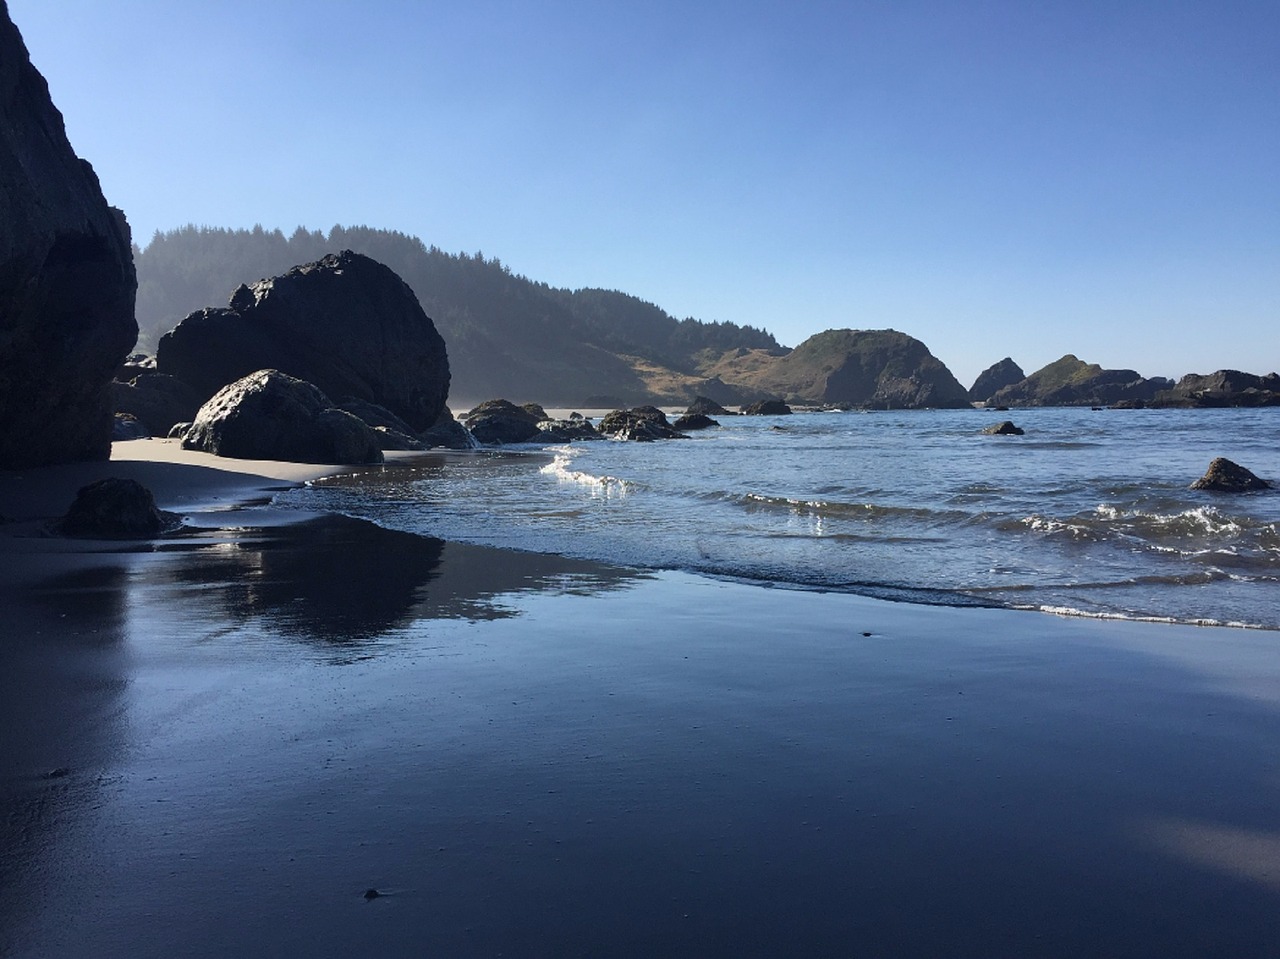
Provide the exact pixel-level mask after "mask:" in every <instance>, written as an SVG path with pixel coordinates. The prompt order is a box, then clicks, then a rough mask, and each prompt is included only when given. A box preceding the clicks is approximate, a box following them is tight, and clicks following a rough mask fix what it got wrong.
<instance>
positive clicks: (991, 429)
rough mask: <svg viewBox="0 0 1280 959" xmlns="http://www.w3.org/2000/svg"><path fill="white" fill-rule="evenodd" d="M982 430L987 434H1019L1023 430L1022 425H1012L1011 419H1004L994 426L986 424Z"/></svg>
mask: <svg viewBox="0 0 1280 959" xmlns="http://www.w3.org/2000/svg"><path fill="white" fill-rule="evenodd" d="M982 432H983V433H986V434H987V435H988V436H1021V435H1022V434H1023V432H1024V431H1023V429H1022V427H1020V426H1014V425H1013V420H1005V421H1004V422H1002V423H997V424H996V425H995V426H988V427H987V428H986V429H985V430H983V431H982Z"/></svg>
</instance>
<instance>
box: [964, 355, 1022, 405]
mask: <svg viewBox="0 0 1280 959" xmlns="http://www.w3.org/2000/svg"><path fill="white" fill-rule="evenodd" d="M1026 377H1027V374H1026V373H1024V372H1022V367H1021V366H1019V365H1018V364H1017V363H1015V362H1013V357H1011V356H1006V357H1005V358H1004V359H1003V360H1000V362H998V363H993V364H991V365H990V366H988V367H987V368H986V369H985V370H983V371H982V372H981V373H979V374H978V378H977V379H976V380H974V381H973V386H971V387H969V400H970V402H973V403H988V402H989V401H990V400H991V398H992V397H993V396H995V395H996V393H998V392H999V391H1000V390H1002V389H1004V388H1005V387H1006V386H1012V385H1013V384H1014V383H1020V382H1021V381H1022V380H1024V379H1026Z"/></svg>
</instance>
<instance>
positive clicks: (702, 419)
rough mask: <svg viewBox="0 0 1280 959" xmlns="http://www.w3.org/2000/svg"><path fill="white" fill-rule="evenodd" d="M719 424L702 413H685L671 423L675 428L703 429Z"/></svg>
mask: <svg viewBox="0 0 1280 959" xmlns="http://www.w3.org/2000/svg"><path fill="white" fill-rule="evenodd" d="M719 425H720V424H719V423H717V422H716V421H715V420H713V419H712V418H711V417H710V416H707V415H705V414H703V413H685V414H684V416H681V417H680V418H678V419H677V420H676V421H675V422H674V423H672V424H671V426H672V428H673V429H677V430H705V429H710V428H711V427H713V426H719Z"/></svg>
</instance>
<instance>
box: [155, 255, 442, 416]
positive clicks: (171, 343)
mask: <svg viewBox="0 0 1280 959" xmlns="http://www.w3.org/2000/svg"><path fill="white" fill-rule="evenodd" d="M156 368H157V369H158V370H159V371H160V372H161V373H169V374H172V375H174V376H176V377H178V378H179V379H181V380H183V381H184V382H186V383H189V384H190V385H191V386H192V387H194V388H195V389H196V391H197V392H198V393H203V395H204V396H205V397H208V396H211V395H212V394H213V393H215V392H217V391H218V390H219V389H221V388H222V387H223V386H225V385H226V384H228V383H230V382H232V381H233V380H237V379H240V378H241V377H243V376H246V375H248V374H249V373H251V372H253V371H255V370H260V369H275V370H279V371H280V372H282V373H287V374H288V375H290V376H294V377H297V378H298V379H302V380H306V381H307V382H309V383H313V384H314V385H315V386H316V387H317V388H319V389H320V390H321V391H322V392H324V393H325V394H327V395H328V396H330V397H333V398H334V399H335V400H337V401H338V402H345V401H347V400H348V399H355V400H364V401H366V402H369V403H376V404H378V405H379V406H383V407H385V408H386V409H388V410H390V411H391V412H392V413H394V414H395V415H396V416H398V417H399V418H400V419H402V420H404V422H405V423H407V424H408V425H409V426H410V427H412V428H413V430H414V432H420V431H422V430H426V429H428V428H430V427H431V426H432V425H433V424H434V423H435V422H436V418H437V417H438V416H439V415H440V411H441V410H442V409H443V408H444V403H445V398H446V396H447V395H448V392H449V359H448V356H447V354H446V352H445V345H444V340H443V339H441V337H440V334H439V333H438V332H436V328H435V324H434V323H432V322H431V319H430V318H429V317H428V316H427V315H426V313H424V312H423V311H422V307H421V306H420V305H419V304H418V298H417V297H416V296H414V294H413V291H412V290H411V289H409V287H408V286H407V285H406V284H405V282H404V281H403V280H401V279H400V277H398V276H397V275H396V274H395V273H393V272H392V271H391V270H390V269H389V268H388V267H386V266H383V265H382V264H381V263H379V262H378V261H376V260H373V259H370V258H369V257H367V256H363V255H361V254H359V253H352V252H351V251H349V250H346V251H343V252H342V253H339V254H337V255H333V254H331V255H329V256H326V257H323V258H322V259H320V260H317V261H316V262H314V263H308V264H306V265H304V266H297V267H294V268H293V269H292V270H289V271H288V272H287V273H285V274H283V275H281V276H276V277H272V278H271V279H266V280H259V281H258V282H256V283H254V284H253V285H252V286H241V287H240V288H238V289H237V290H236V291H235V292H234V293H233V294H232V296H231V303H230V306H229V307H228V308H226V309H204V310H199V311H197V312H195V313H192V314H191V315H190V316H188V317H187V318H186V319H184V320H183V321H182V322H181V323H179V324H178V326H177V327H176V328H175V329H173V330H171V331H169V332H168V333H166V334H165V335H164V336H163V337H161V339H160V345H159V348H158V350H157V352H156Z"/></svg>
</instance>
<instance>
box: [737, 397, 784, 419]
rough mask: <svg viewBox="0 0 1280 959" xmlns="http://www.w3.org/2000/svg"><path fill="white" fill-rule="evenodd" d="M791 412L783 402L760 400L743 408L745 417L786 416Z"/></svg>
mask: <svg viewBox="0 0 1280 959" xmlns="http://www.w3.org/2000/svg"><path fill="white" fill-rule="evenodd" d="M790 412H791V407H789V406H788V405H787V404H786V403H784V402H782V400H758V401H757V402H755V403H752V404H751V405H750V406H744V407H743V408H742V415H743V416H786V415H788V414H789V413H790Z"/></svg>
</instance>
